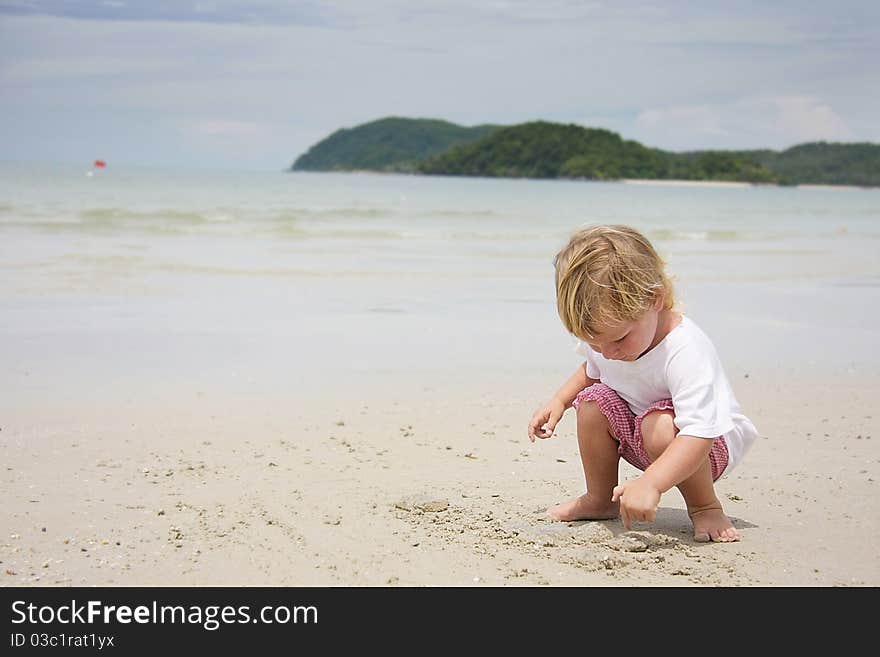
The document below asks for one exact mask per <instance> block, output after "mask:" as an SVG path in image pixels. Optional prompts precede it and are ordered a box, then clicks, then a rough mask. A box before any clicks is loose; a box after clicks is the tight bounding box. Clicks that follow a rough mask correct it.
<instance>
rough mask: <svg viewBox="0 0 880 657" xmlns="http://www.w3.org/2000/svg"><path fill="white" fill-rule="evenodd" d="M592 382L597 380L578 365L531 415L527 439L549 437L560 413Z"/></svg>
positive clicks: (560, 416) (533, 439)
mask: <svg viewBox="0 0 880 657" xmlns="http://www.w3.org/2000/svg"><path fill="white" fill-rule="evenodd" d="M594 383H598V381H596V380H595V379H591V378H590V377H588V376H587V371H586V367H584V365H581V366H580V367H578V368H577V370H575V372H574V374H572V375H571V376H570V377H569V378H568V380H567V381H566V382H565V383H563V384H562V387H561V388H559V390H557V391H556V394H555V395H553V397H552V398H551V399H550V401H548V402H547V403H546V404H544V405H543V406H542V407H541V408H539V409H538V410H537V411H535V413H534V415H532V419H531V420H530V421H529V440H531V441H532V442H535V438H536V437H537V438H549V437H550V436H552V435H553V430H554V429H555V428H556V425H557V424H558V423H559V420H560V419H561V418H562V415H563V414H564V413H565V411H566V409H568V408H569V407H570V406H571V403H572V402H573V401H574V399H575V397H577V395H578V393H579V392H580V391H581V390H583V389H584V388H588V387H589V386H591V385H593V384H594Z"/></svg>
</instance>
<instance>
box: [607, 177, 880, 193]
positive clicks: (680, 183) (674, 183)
mask: <svg viewBox="0 0 880 657" xmlns="http://www.w3.org/2000/svg"><path fill="white" fill-rule="evenodd" d="M609 182H610V181H609ZM619 182H622V183H626V184H627V185H666V186H671V187H691V186H693V187H792V188H794V189H806V190H825V189H831V190H835V191H838V190H839V191H850V190H855V191H868V190H876V189H878V188H877V187H869V186H864V187H862V186H859V185H817V184H802V185H777V184H774V183H750V182H739V181H726V180H663V179H653V178H651V179H649V178H625V179H623V180H621V181H619Z"/></svg>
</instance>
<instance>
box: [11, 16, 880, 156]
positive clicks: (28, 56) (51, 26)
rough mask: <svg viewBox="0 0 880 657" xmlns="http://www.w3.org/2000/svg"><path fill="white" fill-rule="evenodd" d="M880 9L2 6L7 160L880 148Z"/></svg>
mask: <svg viewBox="0 0 880 657" xmlns="http://www.w3.org/2000/svg"><path fill="white" fill-rule="evenodd" d="M878 62H880V2H877V1H876V0H863V1H856V0H838V1H836V2H833V3H829V2H811V1H810V0H798V1H790V0H780V1H773V0H763V1H761V2H742V1H739V0H726V1H723V2H716V1H714V0H705V1H702V2H690V1H689V2H684V1H679V0H662V1H661V0H657V1H649V0H645V1H637V0H636V1H631V2H630V1H627V0H619V1H617V2H589V1H587V0H581V1H578V0H527V1H520V0H506V1H503V0H497V1H493V0H482V1H481V0H304V1H295V0H294V1H286V2H282V1H275V2H269V1H249V2H248V1H233V0H199V1H191V0H103V1H102V0H94V1H90V0H0V160H7V161H58V162H87V163H91V162H92V160H93V159H95V158H101V159H104V160H106V161H107V162H108V164H113V163H124V164H131V165H134V164H143V165H155V166H169V167H171V166H180V167H190V168H192V167H196V168H225V169H249V170H251V169H256V170H262V169H265V170H278V169H285V168H288V167H289V166H290V165H291V164H292V162H293V161H294V160H295V159H296V157H298V156H299V155H301V154H303V153H304V152H305V151H306V150H308V148H309V147H310V146H312V145H313V144H315V143H316V142H318V141H320V140H321V139H323V138H325V137H327V136H328V135H330V134H331V133H333V132H334V131H336V130H338V129H340V128H344V127H346V128H350V127H353V126H356V125H359V124H362V123H366V122H369V121H373V120H375V119H379V118H382V117H386V116H403V117H411V118H436V119H445V120H447V121H452V122H454V123H458V124H461V125H468V126H470V125H477V124H482V123H494V124H502V125H513V124H516V123H522V122H525V121H532V120H538V119H541V120H546V121H554V122H561V123H575V124H578V125H583V126H585V127H598V128H606V129H609V130H613V131H615V132H618V133H619V134H620V135H621V136H622V137H624V138H625V139H634V140H636V141H639V142H641V143H643V144H645V145H648V146H652V147H657V148H663V149H666V150H671V151H687V150H702V149H745V148H772V149H776V150H781V149H784V148H787V147H790V146H793V145H795V144H799V143H804V142H808V141H833V142H873V143H880V121H878V117H880V66H878Z"/></svg>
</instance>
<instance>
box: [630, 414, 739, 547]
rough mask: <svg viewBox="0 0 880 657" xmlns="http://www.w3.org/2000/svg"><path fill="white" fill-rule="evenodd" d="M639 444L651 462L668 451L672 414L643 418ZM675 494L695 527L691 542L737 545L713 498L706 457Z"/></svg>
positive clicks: (732, 529) (672, 435) (672, 432)
mask: <svg viewBox="0 0 880 657" xmlns="http://www.w3.org/2000/svg"><path fill="white" fill-rule="evenodd" d="M641 434H642V443H643V445H644V448H645V451H646V452H647V453H648V455H649V456H650V457H651V460H652V461H654V460H656V459H657V458H659V456H660V455H661V454H662V453H663V452H664V451H665V450H666V448H667V447H669V444H670V443H671V442H672V440H673V439H674V438H675V436H676V435H677V434H678V429H677V428H676V427H675V424H674V423H673V414H672V412H671V411H654V412H651V413H648V414H647V415H645V417H644V418H642V426H641ZM678 490H679V491H680V492H681V496H682V497H683V498H684V501H685V504H686V505H687V509H688V515H689V516H690V517H691V522H693V523H694V540H696V541H700V542H707V541H718V542H722V543H726V542H729V541H738V540H739V534H738V533H737V531H736V528H735V527H734V526H733V523H731V522H730V518H728V517H727V516H726V515H725V514H724V509H723V508H722V507H721V502H720V501H719V500H718V496H717V495H715V483H714V482H713V481H712V466H711V463H710V462H709V457H706V460H705V462H704V463H703V464H702V465H701V466H700V467H699V469H698V470H697V471H696V472H694V474H692V475H691V476H690V477H688V478H687V479H685V480H684V481H682V482H681V483H680V484H678Z"/></svg>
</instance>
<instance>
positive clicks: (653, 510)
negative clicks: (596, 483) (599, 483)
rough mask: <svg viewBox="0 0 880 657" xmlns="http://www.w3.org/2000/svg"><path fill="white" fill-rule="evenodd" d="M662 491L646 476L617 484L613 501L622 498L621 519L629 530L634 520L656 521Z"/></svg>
mask: <svg viewBox="0 0 880 657" xmlns="http://www.w3.org/2000/svg"><path fill="white" fill-rule="evenodd" d="M660 494H661V493H660V491H659V490H658V489H657V487H656V486H654V485H653V484H652V483H650V482H649V481H646V480H645V478H644V477H639V478H638V479H633V480H632V481H625V482H623V483H622V484H620V485H618V486H615V487H614V490H613V491H612V492H611V501H612V502H617V501H618V500H620V519H621V520H622V521H623V526H624V528H626V530H627V531H629V529H631V528H632V523H633V521H634V520H646V521H648V522H654V518H656V517H657V505H658V504H660Z"/></svg>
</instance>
